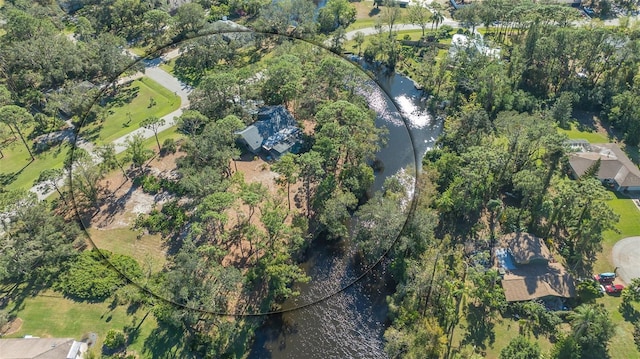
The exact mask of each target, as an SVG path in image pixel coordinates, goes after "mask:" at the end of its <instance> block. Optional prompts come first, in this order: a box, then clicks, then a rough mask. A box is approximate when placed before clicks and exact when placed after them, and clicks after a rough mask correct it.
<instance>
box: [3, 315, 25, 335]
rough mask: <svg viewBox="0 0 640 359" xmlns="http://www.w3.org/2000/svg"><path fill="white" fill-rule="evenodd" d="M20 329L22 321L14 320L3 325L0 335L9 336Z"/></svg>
mask: <svg viewBox="0 0 640 359" xmlns="http://www.w3.org/2000/svg"><path fill="white" fill-rule="evenodd" d="M20 328H22V319H20V318H16V319H14V320H12V321H11V322H9V323H7V324H5V326H4V327H2V328H0V334H2V335H11V334H13V333H17V332H18V331H19V330H20Z"/></svg>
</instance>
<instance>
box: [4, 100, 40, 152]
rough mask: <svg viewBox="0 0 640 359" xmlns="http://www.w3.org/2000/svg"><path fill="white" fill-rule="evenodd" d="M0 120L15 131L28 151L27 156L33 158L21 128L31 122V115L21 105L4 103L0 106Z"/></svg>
mask: <svg viewBox="0 0 640 359" xmlns="http://www.w3.org/2000/svg"><path fill="white" fill-rule="evenodd" d="M0 121H2V122H3V123H4V124H6V125H7V126H8V127H9V129H11V131H12V132H14V131H15V132H14V133H17V134H18V136H19V137H20V140H22V143H23V144H24V147H25V148H26V149H27V152H29V156H31V160H35V159H36V158H35V157H34V156H33V153H32V152H31V147H30V146H29V145H28V144H27V141H26V140H25V139H24V135H23V134H22V130H21V128H24V127H26V126H28V125H29V124H30V123H31V122H33V116H31V114H30V113H29V112H28V111H27V110H25V109H24V108H23V107H20V106H16V105H5V106H2V107H0Z"/></svg>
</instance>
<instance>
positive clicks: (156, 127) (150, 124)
mask: <svg viewBox="0 0 640 359" xmlns="http://www.w3.org/2000/svg"><path fill="white" fill-rule="evenodd" d="M165 124H166V121H165V119H164V118H158V117H156V116H151V117H147V118H145V119H144V120H142V122H140V127H144V128H146V129H147V130H151V131H153V135H154V136H155V138H156V144H158V152H160V151H161V150H162V147H160V140H159V139H158V131H160V128H162V126H164V125H165Z"/></svg>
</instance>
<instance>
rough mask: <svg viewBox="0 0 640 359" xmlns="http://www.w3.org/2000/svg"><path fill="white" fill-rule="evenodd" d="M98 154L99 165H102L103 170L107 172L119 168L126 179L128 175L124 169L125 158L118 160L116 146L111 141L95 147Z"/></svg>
mask: <svg viewBox="0 0 640 359" xmlns="http://www.w3.org/2000/svg"><path fill="white" fill-rule="evenodd" d="M97 152H98V156H99V157H100V160H101V161H100V166H101V167H102V171H103V172H108V171H111V170H113V169H115V168H116V167H117V168H120V171H122V175H123V176H124V177H125V178H126V179H127V180H128V179H129V176H128V175H127V171H125V170H124V166H123V162H125V161H126V159H125V160H122V161H121V160H119V159H118V157H117V156H116V148H115V146H114V145H113V144H112V143H108V144H106V145H102V146H100V147H98V148H97Z"/></svg>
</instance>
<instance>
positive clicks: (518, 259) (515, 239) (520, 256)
mask: <svg viewBox="0 0 640 359" xmlns="http://www.w3.org/2000/svg"><path fill="white" fill-rule="evenodd" d="M502 241H503V242H504V243H506V244H507V246H508V248H509V250H510V251H511V255H512V256H513V259H514V260H515V263H516V264H519V265H521V264H528V263H531V262H532V261H533V262H535V261H542V262H548V261H550V260H552V259H553V257H552V256H551V252H549V248H547V246H546V245H545V244H544V241H543V240H542V238H538V237H536V236H534V235H533V234H530V233H526V232H519V233H509V234H507V235H504V236H503V237H502Z"/></svg>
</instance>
